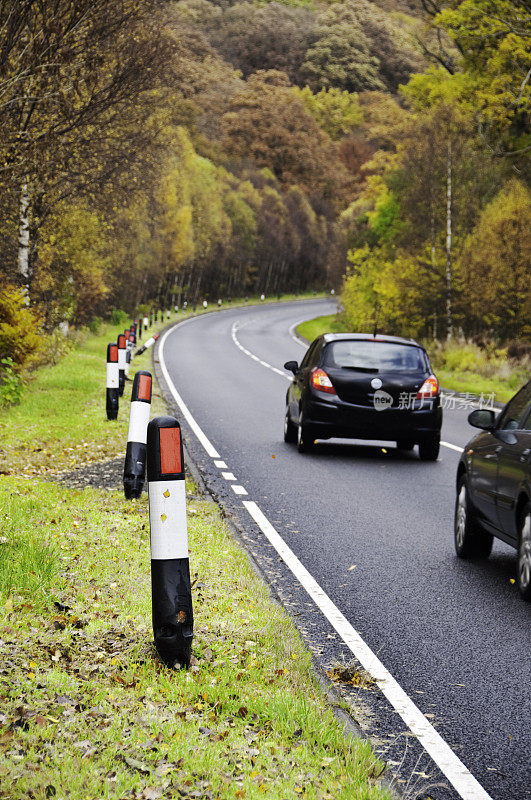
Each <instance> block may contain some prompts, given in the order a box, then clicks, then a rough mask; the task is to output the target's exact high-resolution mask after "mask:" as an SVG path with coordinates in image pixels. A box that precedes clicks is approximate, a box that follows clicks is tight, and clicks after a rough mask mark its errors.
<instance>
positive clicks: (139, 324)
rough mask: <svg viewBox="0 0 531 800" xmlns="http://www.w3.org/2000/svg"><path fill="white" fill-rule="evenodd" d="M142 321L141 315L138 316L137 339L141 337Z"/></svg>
mask: <svg viewBox="0 0 531 800" xmlns="http://www.w3.org/2000/svg"><path fill="white" fill-rule="evenodd" d="M143 322H144V318H143V317H139V319H138V338H139V339H141V338H142V323H143Z"/></svg>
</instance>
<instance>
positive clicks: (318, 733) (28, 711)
mask: <svg viewBox="0 0 531 800" xmlns="http://www.w3.org/2000/svg"><path fill="white" fill-rule="evenodd" d="M114 333H115V332H114V331H113V332H112V334H113V335H114ZM110 335H111V331H110V330H109V329H107V330H106V331H105V332H102V334H101V335H100V336H95V337H91V338H89V339H87V341H86V342H85V343H84V344H83V345H82V346H80V347H79V349H78V350H77V351H76V352H75V353H74V354H70V355H69V356H67V357H66V358H65V359H64V360H63V361H61V362H60V363H59V364H58V365H56V366H54V367H49V368H46V370H45V373H44V372H43V373H41V374H39V375H38V376H37V377H36V379H35V380H34V381H33V383H32V384H31V386H30V387H29V389H28V391H27V394H26V396H25V398H24V400H23V402H22V404H21V405H20V406H18V407H15V408H12V409H11V410H9V411H8V412H7V413H6V414H5V417H4V419H3V420H2V425H3V430H2V436H3V439H2V443H3V447H4V450H5V452H6V453H7V454H19V453H20V458H18V459H15V460H12V461H10V462H9V463H10V470H11V472H12V473H13V474H10V475H3V476H0V519H1V520H2V532H1V538H0V642H1V648H2V672H1V675H0V787H1V788H0V798H1V800H22V798H28V797H30V798H35V800H44V798H48V797H59V798H63V797H68V798H71V800H86V798H127V799H128V800H134V799H135V798H139V799H140V798H144V800H146V799H148V798H151V799H152V800H157V799H158V798H177V797H188V798H192V797H194V798H197V797H198V798H204V800H217V799H219V800H238V799H239V798H247V799H248V800H254V799H255V798H268V800H269V798H271V800H283V798H289V800H291V799H292V798H297V797H304V798H308V799H309V800H332V799H334V800H335V799H336V798H338V799H339V800H341V799H342V798H344V800H347V798H354V797H355V798H359V800H377V799H381V798H387V797H388V796H389V795H388V792H387V791H386V790H383V789H382V788H381V786H380V784H379V781H378V776H379V775H380V773H381V772H382V769H383V768H384V765H383V764H382V763H381V762H379V761H378V760H377V759H376V757H375V755H374V753H373V752H372V750H371V748H370V746H369V744H368V743H367V742H365V741H362V740H355V739H347V738H345V736H344V734H343V729H342V726H341V724H340V723H339V722H338V721H337V719H336V718H335V716H334V714H333V712H332V708H331V707H330V705H329V704H328V703H327V702H325V700H324V697H323V695H322V693H321V691H320V690H319V688H318V685H317V683H316V680H315V678H314V674H313V671H312V663H311V657H310V655H309V653H308V651H307V650H306V649H305V647H304V644H303V642H302V640H301V638H300V636H299V635H298V633H297V631H296V629H295V627H294V625H293V623H292V622H291V620H290V618H289V617H288V616H287V614H286V613H285V612H284V611H283V610H282V609H281V608H280V607H279V606H278V605H277V604H275V603H273V602H272V601H271V599H270V597H269V593H268V589H267V587H266V586H265V585H264V584H263V583H262V582H261V581H260V580H259V579H258V578H257V576H256V574H255V573H254V571H253V570H252V569H251V568H250V566H249V563H248V560H247V557H246V555H245V553H244V552H243V551H242V550H241V549H240V547H239V546H238V545H237V544H236V543H235V542H234V541H233V539H232V538H231V536H230V532H229V531H228V529H227V528H226V526H225V523H224V522H223V519H222V517H221V514H220V511H219V510H218V508H217V506H215V505H214V504H213V503H211V502H209V501H205V500H204V499H202V498H201V497H199V496H198V495H197V490H196V488H195V487H194V486H193V484H191V483H187V493H188V519H189V537H190V551H191V554H190V566H191V573H192V577H193V602H194V614H195V626H194V633H195V638H194V644H193V665H192V667H191V669H190V670H189V671H186V672H185V671H182V672H177V671H173V670H170V669H168V668H166V667H165V666H164V665H162V664H161V662H160V661H159V659H158V657H157V655H156V653H155V651H154V648H153V644H152V631H151V586H150V553H149V518H148V505H147V499H146V497H145V496H143V497H142V498H141V499H140V500H138V501H134V502H126V501H125V500H124V498H123V495H122V493H121V492H119V491H99V490H95V489H85V490H79V489H72V488H70V487H68V486H66V485H63V484H61V483H52V482H49V481H47V480H44V479H43V477H42V476H41V475H40V472H41V471H43V472H44V471H45V472H49V473H53V472H56V471H58V470H59V469H63V468H65V465H67V466H68V467H72V466H74V465H75V464H76V463H78V462H80V461H83V460H85V459H87V460H101V459H104V458H108V457H109V456H111V455H113V454H118V453H121V454H123V451H124V448H125V435H126V423H127V413H126V412H127V404H126V403H124V404H123V409H122V410H121V412H120V420H119V421H118V423H108V422H106V420H105V408H104V393H102V388H101V387H102V384H103V378H102V371H103V374H104V369H103V370H102V364H103V365H104V354H105V346H106V342H107V340H108V339H109V336H110ZM72 359H74V360H72ZM142 359H145V362H144V364H143V363H142ZM142 359H138V360H137V361H136V363H135V367H136V368H138V367H140V366H144V365H145V366H147V365H148V364H149V361H148V359H149V355H148V354H145V356H143V357H142ZM80 363H81V364H82V365H83V368H82V369H81V368H75V367H76V365H79V364H80ZM58 392H59V393H61V396H62V399H63V402H62V403H61V404H60V405H58V403H57V395H58ZM159 409H160V410H162V405H161V401H160V400H158V399H156V402H155V409H154V410H155V412H158V410H159ZM35 414H36V415H38V425H37V423H36V422H35V420H33V418H32V417H33V415H35ZM80 418H81V419H80ZM34 425H36V426H37V427H32V426H34ZM37 430H38V437H39V438H38V439H36V438H35V436H36V431H37ZM76 436H81V437H82V440H83V442H84V444H83V446H82V447H81V448H78V447H77V445H78V444H79V442H78V441H76ZM35 442H38V443H41V444H44V445H45V447H46V459H45V461H41V458H42V456H41V453H42V451H40V450H36V449H35V448H34V447H32V446H31V445H32V444H33V443H35ZM17 448H20V449H17ZM32 472H34V473H36V474H35V475H33V476H31V477H28V473H29V474H30V473H32ZM17 473H18V474H17ZM21 473H25V474H26V476H23V475H21Z"/></svg>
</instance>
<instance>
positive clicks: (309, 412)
mask: <svg viewBox="0 0 531 800" xmlns="http://www.w3.org/2000/svg"><path fill="white" fill-rule="evenodd" d="M304 418H305V421H306V423H307V424H309V425H311V426H312V428H313V430H314V432H315V437H316V438H323V439H324V438H332V437H338V438H346V439H383V440H386V441H397V440H398V439H412V440H413V441H415V442H418V441H419V440H420V439H423V438H425V437H427V436H432V435H433V434H439V433H440V430H441V424H442V409H441V407H440V403H439V401H438V400H437V401H433V405H432V407H428V406H425V407H423V408H418V409H409V408H404V409H401V408H386V409H384V410H381V411H377V410H376V409H375V408H370V407H367V406H356V405H353V404H352V403H345V402H344V401H342V400H340V399H339V398H334V399H333V401H330V400H328V399H327V400H324V401H322V400H320V399H314V398H312V399H311V400H310V401H308V402H307V404H306V407H305V409H304Z"/></svg>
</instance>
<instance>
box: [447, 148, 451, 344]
mask: <svg viewBox="0 0 531 800" xmlns="http://www.w3.org/2000/svg"><path fill="white" fill-rule="evenodd" d="M446 338H447V339H451V338H452V143H451V142H450V141H449V142H448V161H447V167H446Z"/></svg>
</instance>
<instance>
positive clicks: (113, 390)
mask: <svg viewBox="0 0 531 800" xmlns="http://www.w3.org/2000/svg"><path fill="white" fill-rule="evenodd" d="M119 384H120V375H119V369H118V345H117V344H114V343H111V344H108V345H107V397H106V409H107V419H116V417H117V416H118V405H119V402H120V401H119V395H118V390H119Z"/></svg>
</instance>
